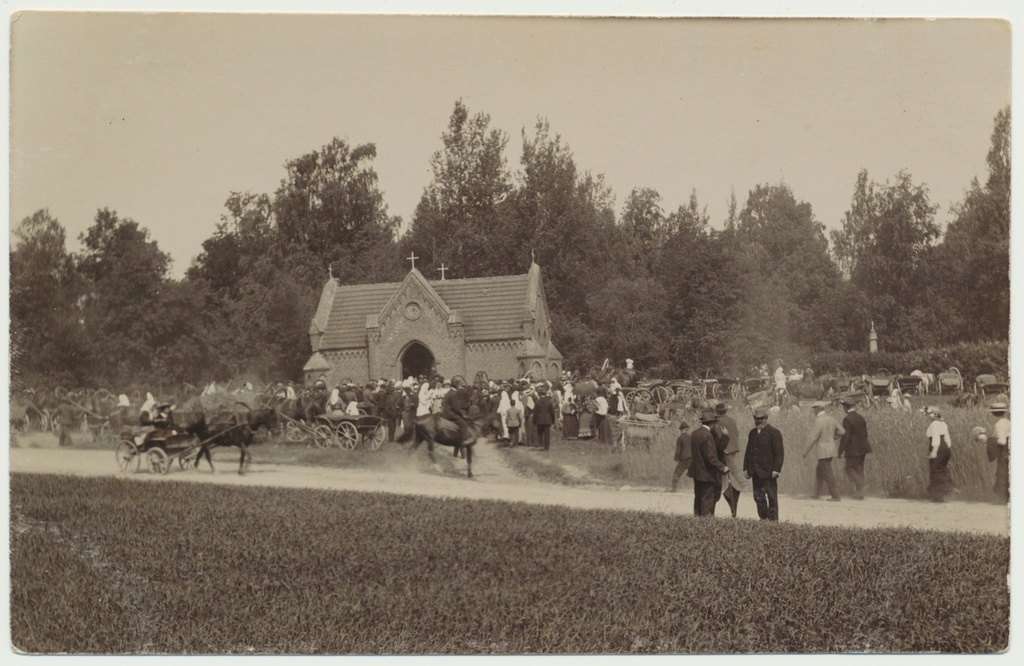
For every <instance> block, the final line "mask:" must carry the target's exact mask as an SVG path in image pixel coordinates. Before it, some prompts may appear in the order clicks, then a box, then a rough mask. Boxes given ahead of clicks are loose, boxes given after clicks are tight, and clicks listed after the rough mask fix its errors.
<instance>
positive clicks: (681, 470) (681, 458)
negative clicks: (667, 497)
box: [672, 421, 691, 492]
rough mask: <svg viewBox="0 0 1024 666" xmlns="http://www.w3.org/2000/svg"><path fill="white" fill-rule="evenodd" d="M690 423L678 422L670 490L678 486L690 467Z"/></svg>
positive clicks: (674, 489) (673, 490)
mask: <svg viewBox="0 0 1024 666" xmlns="http://www.w3.org/2000/svg"><path fill="white" fill-rule="evenodd" d="M690 458H691V454H690V424H689V423H687V422H686V421H683V422H682V423H680V424H679V437H676V455H675V457H674V458H673V459H674V460H675V461H676V468H675V470H674V471H673V472H672V492H675V491H676V490H677V489H678V488H679V479H681V478H683V474H686V471H687V470H688V469H690Z"/></svg>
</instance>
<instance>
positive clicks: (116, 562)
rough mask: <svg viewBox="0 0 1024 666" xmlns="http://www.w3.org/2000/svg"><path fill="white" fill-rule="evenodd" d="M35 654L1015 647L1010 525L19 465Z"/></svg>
mask: <svg viewBox="0 0 1024 666" xmlns="http://www.w3.org/2000/svg"><path fill="white" fill-rule="evenodd" d="M11 548H12V550H11V600H10V603H11V635H12V641H13V644H14V646H16V648H18V649H20V650H24V651H27V652H31V653H39V652H43V653H52V652H69V653H90V654H97V653H112V654H125V653H129V654H135V653H174V654H196V653H211V654H226V653H234V654H251V653H273V654H282V653H296V654H315V653H320V654H433V653H453V654H459V653H471V654H479V653H513V654H520V653H715V654H717V653H750V652H753V653H775V652H846V651H867V652H897V653H899V652H920V651H925V652H930V651H938V652H958V653H975V652H976V653H989V652H995V651H1000V650H1002V649H1004V648H1005V647H1006V645H1007V641H1008V631H1009V589H1008V584H1007V573H1008V566H1009V539H1006V538H1000V537H987V536H967V535H960V534H938V533H926V532H915V531H911V530H892V529H886V530H882V529H877V530H849V529H838V528H814V527H802V526H796V525H788V524H771V523H760V522H757V521H746V520H739V521H721V520H720V521H715V520H701V519H695V518H690V517H686V518H679V517H671V516H664V515H655V514H642V513H621V512H608V511H573V510H568V509H559V508H551V507H539V506H528V505H518V504H507V503H500V502H472V501H464V500H437V499H425V498H416V497H402V496H393V495H385V494H380V495H374V494H359V493H346V492H323V491H312V490H288V489H269V488H225V487H218V486H196V485H192V484H177V483H166V484H159V485H157V484H146V483H137V482H133V481H131V480H124V479H79V478H69V477H59V476H36V475H20V474H16V475H13V476H12V478H11Z"/></svg>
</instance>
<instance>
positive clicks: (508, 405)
mask: <svg viewBox="0 0 1024 666" xmlns="http://www.w3.org/2000/svg"><path fill="white" fill-rule="evenodd" d="M510 409H512V400H511V399H510V398H509V396H508V391H507V390H506V389H505V388H502V389H501V398H500V399H499V400H498V414H499V415H500V416H501V437H502V439H504V440H506V441H507V440H508V424H507V423H506V422H505V415H506V414H508V410H510Z"/></svg>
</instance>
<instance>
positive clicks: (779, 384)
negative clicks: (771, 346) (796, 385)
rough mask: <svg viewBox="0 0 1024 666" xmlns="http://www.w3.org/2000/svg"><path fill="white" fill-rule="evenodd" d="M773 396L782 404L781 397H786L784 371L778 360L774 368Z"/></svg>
mask: <svg viewBox="0 0 1024 666" xmlns="http://www.w3.org/2000/svg"><path fill="white" fill-rule="evenodd" d="M774 380H775V397H776V398H777V399H778V402H779V404H780V405H781V404H782V399H783V398H785V397H786V371H785V370H783V369H782V362H781V361H778V365H777V366H776V368H775V377H774Z"/></svg>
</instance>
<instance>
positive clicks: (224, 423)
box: [185, 407, 275, 474]
mask: <svg viewBox="0 0 1024 666" xmlns="http://www.w3.org/2000/svg"><path fill="white" fill-rule="evenodd" d="M274 415H275V412H274V410H273V409H272V408H270V407H263V408H260V409H254V410H250V411H248V412H242V411H238V412H230V413H226V414H219V415H217V416H216V417H214V421H213V423H207V421H206V416H205V415H203V416H202V417H201V418H199V419H198V420H197V421H196V422H195V423H193V424H191V425H189V426H188V427H187V428H185V432H187V433H189V434H192V435H195V436H196V437H198V438H199V440H200V446H199V453H197V454H196V457H195V462H194V464H195V468H196V469H199V461H200V460H201V459H202V458H203V457H204V456H205V458H206V462H207V463H209V465H210V471H211V472H216V471H217V470H216V468H214V466H213V458H212V456H211V455H210V450H211V449H214V448H216V447H218V446H237V447H238V449H239V451H241V453H242V455H241V457H240V458H239V461H238V473H239V474H245V464H246V462H248V461H249V460H251V459H252V455H251V454H250V453H249V445H250V444H251V443H252V439H253V436H254V435H255V434H256V431H257V430H259V428H260V427H261V426H264V425H266V426H267V427H270V425H269V424H270V422H271V420H272V419H273V418H274Z"/></svg>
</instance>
